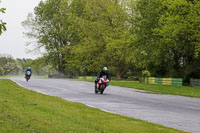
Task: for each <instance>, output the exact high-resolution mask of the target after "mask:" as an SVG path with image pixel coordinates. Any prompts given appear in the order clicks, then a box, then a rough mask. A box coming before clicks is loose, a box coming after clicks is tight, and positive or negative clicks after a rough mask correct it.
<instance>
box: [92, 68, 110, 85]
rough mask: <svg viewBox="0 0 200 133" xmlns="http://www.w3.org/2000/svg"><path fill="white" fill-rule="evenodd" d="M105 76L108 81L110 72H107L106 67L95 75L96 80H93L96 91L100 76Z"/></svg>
mask: <svg viewBox="0 0 200 133" xmlns="http://www.w3.org/2000/svg"><path fill="white" fill-rule="evenodd" d="M104 75H106V76H107V78H108V80H109V81H110V80H111V79H110V72H109V71H108V68H107V67H103V70H101V71H100V72H98V74H97V79H96V80H95V89H97V83H98V81H99V80H100V78H102V76H104Z"/></svg>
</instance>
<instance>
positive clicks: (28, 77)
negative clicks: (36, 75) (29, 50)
mask: <svg viewBox="0 0 200 133" xmlns="http://www.w3.org/2000/svg"><path fill="white" fill-rule="evenodd" d="M25 78H26V81H27V82H28V80H29V79H30V78H31V72H30V71H27V72H26V77H25Z"/></svg>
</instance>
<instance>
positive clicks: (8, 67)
mask: <svg viewBox="0 0 200 133" xmlns="http://www.w3.org/2000/svg"><path fill="white" fill-rule="evenodd" d="M0 67H2V68H3V71H4V75H8V74H11V73H17V72H18V67H17V64H16V62H15V60H14V59H12V58H6V57H1V58H0Z"/></svg>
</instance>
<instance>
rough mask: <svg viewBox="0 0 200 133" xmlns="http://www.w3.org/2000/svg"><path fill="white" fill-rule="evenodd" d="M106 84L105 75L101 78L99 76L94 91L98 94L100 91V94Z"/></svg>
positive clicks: (107, 83) (107, 82)
mask: <svg viewBox="0 0 200 133" xmlns="http://www.w3.org/2000/svg"><path fill="white" fill-rule="evenodd" d="M108 85H109V80H108V78H107V76H102V78H100V80H99V81H98V83H97V88H95V93H96V94H98V93H99V92H100V94H103V92H104V90H105V88H106V87H107V86H108Z"/></svg>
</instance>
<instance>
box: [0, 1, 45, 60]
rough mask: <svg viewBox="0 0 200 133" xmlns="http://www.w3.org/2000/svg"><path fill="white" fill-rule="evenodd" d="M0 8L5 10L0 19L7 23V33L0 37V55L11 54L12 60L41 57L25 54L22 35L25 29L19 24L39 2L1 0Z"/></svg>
mask: <svg viewBox="0 0 200 133" xmlns="http://www.w3.org/2000/svg"><path fill="white" fill-rule="evenodd" d="M1 1H2V2H1V3H0V8H1V7H4V8H6V13H5V14H3V15H2V14H0V19H2V20H3V21H4V22H6V23H7V25H6V27H7V31H6V32H4V33H3V34H2V35H1V36H0V54H11V55H12V56H13V57H14V58H32V59H35V58H37V57H39V56H41V55H34V54H27V53H26V51H27V50H26V49H31V47H27V46H25V45H26V42H28V41H30V40H28V39H27V38H26V37H25V36H24V35H23V32H25V29H24V28H23V27H22V25H21V22H22V21H24V20H26V18H27V15H28V13H29V12H33V10H34V7H36V6H37V5H38V4H39V2H40V0H1Z"/></svg>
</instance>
